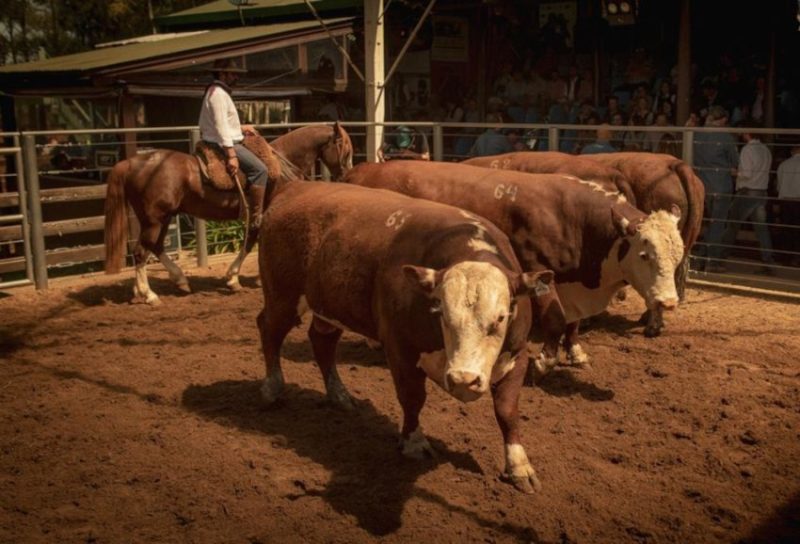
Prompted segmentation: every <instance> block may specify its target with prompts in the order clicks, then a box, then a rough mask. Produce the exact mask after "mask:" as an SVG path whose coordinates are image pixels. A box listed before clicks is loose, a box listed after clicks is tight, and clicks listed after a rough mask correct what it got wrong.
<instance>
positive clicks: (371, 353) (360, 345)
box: [281, 337, 386, 366]
mask: <svg viewBox="0 0 800 544" xmlns="http://www.w3.org/2000/svg"><path fill="white" fill-rule="evenodd" d="M281 357H283V358H284V359H287V360H289V361H292V362H295V363H310V362H312V361H314V354H313V353H312V352H311V344H310V342H309V341H308V340H306V339H303V340H298V341H293V340H292V339H290V338H288V337H287V338H286V339H285V340H284V341H283V345H282V346H281ZM336 360H337V361H347V365H357V366H384V365H385V364H386V362H385V361H386V359H385V358H384V356H383V350H382V349H381V348H378V349H372V348H371V347H369V346H368V345H367V343H366V341H365V340H363V339H361V338H342V339H341V340H339V344H338V345H337V346H336Z"/></svg>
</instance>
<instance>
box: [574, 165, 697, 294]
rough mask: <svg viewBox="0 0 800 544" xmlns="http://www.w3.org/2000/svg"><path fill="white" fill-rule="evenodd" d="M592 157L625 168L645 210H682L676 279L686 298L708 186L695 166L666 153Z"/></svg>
mask: <svg viewBox="0 0 800 544" xmlns="http://www.w3.org/2000/svg"><path fill="white" fill-rule="evenodd" d="M587 158H588V159H590V160H593V161H595V162H597V163H598V164H602V165H604V166H607V167H611V168H613V169H615V170H618V171H620V172H622V174H623V175H624V176H625V178H626V179H627V180H628V183H629V184H630V187H631V190H632V191H633V193H634V194H635V195H636V207H637V208H639V209H640V210H642V211H644V212H654V211H656V210H669V209H671V208H672V206H677V207H678V208H679V209H680V210H681V221H680V222H679V223H678V228H679V229H680V231H681V237H682V238H683V246H684V254H683V255H684V256H683V260H682V261H681V265H680V266H679V267H678V270H677V271H676V276H675V282H676V284H677V287H678V295H679V297H680V299H681V300H684V296H685V289H686V278H687V274H688V272H689V253H690V252H691V250H692V247H694V244H695V242H697V238H698V237H699V236H700V230H701V228H702V226H703V206H704V201H705V197H706V190H705V186H704V185H703V182H702V181H701V180H700V178H698V177H697V175H696V174H695V173H694V170H692V167H691V166H689V165H688V164H686V163H685V162H683V161H682V160H680V159H677V158H675V157H673V156H672V155H668V154H665V153H631V152H622V153H598V154H595V155H588V156H587Z"/></svg>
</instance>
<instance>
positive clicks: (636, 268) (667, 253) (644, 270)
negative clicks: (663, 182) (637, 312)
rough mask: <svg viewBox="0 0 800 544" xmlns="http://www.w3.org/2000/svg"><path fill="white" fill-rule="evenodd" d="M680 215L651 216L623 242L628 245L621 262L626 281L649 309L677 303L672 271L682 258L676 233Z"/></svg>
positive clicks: (672, 305)
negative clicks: (628, 247) (629, 245)
mask: <svg viewBox="0 0 800 544" xmlns="http://www.w3.org/2000/svg"><path fill="white" fill-rule="evenodd" d="M679 219H680V215H675V214H673V213H669V212H666V211H658V212H654V213H651V214H650V215H649V216H648V217H647V219H645V220H644V222H642V223H641V224H640V225H639V226H638V227H637V229H636V233H635V234H633V235H632V236H628V237H627V238H626V240H627V241H628V242H629V243H630V244H631V247H630V249H629V250H628V253H627V254H626V255H625V257H624V258H623V259H622V261H621V262H620V267H621V268H622V274H623V277H624V278H625V280H626V281H627V282H628V283H630V284H631V285H632V286H633V288H634V289H636V291H637V292H638V293H639V294H640V295H641V296H642V298H644V300H645V302H646V304H647V307H648V308H650V309H653V308H656V307H658V306H661V307H662V308H663V309H668V310H669V309H673V308H675V306H677V304H678V292H677V290H676V288H675V269H676V268H677V267H678V265H679V264H680V262H681V259H682V258H683V240H681V235H680V232H679V231H678V220H679Z"/></svg>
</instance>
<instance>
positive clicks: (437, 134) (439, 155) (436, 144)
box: [433, 124, 444, 161]
mask: <svg viewBox="0 0 800 544" xmlns="http://www.w3.org/2000/svg"><path fill="white" fill-rule="evenodd" d="M433 160H435V161H443V160H444V130H443V129H442V125H438V124H437V125H434V126H433Z"/></svg>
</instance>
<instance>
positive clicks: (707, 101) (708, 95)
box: [692, 78, 722, 124]
mask: <svg viewBox="0 0 800 544" xmlns="http://www.w3.org/2000/svg"><path fill="white" fill-rule="evenodd" d="M700 93H701V97H700V98H699V100H698V102H697V105H696V107H695V108H692V109H693V110H694V111H696V112H698V114H699V116H700V122H701V124H705V120H706V116H708V112H709V110H710V108H711V107H712V106H720V107H721V106H722V101H721V98H720V95H719V91H718V90H717V84H716V83H715V82H714V80H712V79H710V78H706V79H704V80H703V81H702V83H701V84H700Z"/></svg>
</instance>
